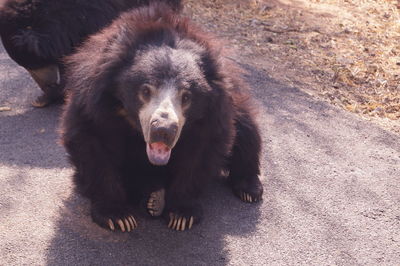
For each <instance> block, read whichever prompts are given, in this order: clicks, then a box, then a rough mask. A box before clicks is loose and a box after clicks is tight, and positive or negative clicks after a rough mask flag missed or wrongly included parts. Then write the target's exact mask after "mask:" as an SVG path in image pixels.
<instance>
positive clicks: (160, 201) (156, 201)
mask: <svg viewBox="0 0 400 266" xmlns="http://www.w3.org/2000/svg"><path fill="white" fill-rule="evenodd" d="M164 207H165V189H163V188H162V189H160V190H157V191H154V192H152V193H151V194H150V197H149V200H148V201H147V212H148V213H149V214H150V215H151V216H153V217H155V216H160V215H161V214H162V212H163V211H164Z"/></svg>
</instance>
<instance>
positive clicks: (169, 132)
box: [150, 118, 178, 147]
mask: <svg viewBox="0 0 400 266" xmlns="http://www.w3.org/2000/svg"><path fill="white" fill-rule="evenodd" d="M177 132H178V123H176V122H174V121H169V120H168V119H163V118H156V119H153V120H152V121H151V124H150V143H154V142H162V143H164V144H166V145H167V146H169V147H171V146H172V145H173V144H174V142H175V138H176V137H177Z"/></svg>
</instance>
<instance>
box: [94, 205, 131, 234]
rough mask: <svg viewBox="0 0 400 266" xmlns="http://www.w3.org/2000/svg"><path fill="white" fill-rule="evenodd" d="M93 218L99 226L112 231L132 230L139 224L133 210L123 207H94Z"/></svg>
mask: <svg viewBox="0 0 400 266" xmlns="http://www.w3.org/2000/svg"><path fill="white" fill-rule="evenodd" d="M92 219H93V221H94V222H95V223H97V224H98V225H99V226H101V227H103V228H106V229H109V230H111V231H122V232H130V231H132V230H133V229H135V228H136V227H137V226H138V225H137V222H136V220H135V217H134V216H133V215H132V214H131V212H130V211H126V210H123V209H121V208H118V209H115V210H113V211H105V210H104V209H100V208H99V207H96V208H92Z"/></svg>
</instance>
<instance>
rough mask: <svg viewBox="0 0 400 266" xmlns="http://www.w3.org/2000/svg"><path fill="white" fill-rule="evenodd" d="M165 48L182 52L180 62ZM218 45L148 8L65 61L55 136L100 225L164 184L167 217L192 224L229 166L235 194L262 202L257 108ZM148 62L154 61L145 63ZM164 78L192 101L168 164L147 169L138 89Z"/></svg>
mask: <svg viewBox="0 0 400 266" xmlns="http://www.w3.org/2000/svg"><path fill="white" fill-rule="evenodd" d="M144 51H146V52H150V54H152V53H153V51H154V55H152V56H150V57H149V58H148V59H147V60H148V62H149V63H146V61H140V63H138V62H137V58H138V57H140V55H141V54H142V53H143V52H144ZM156 51H157V52H156ZM172 51H175V52H178V53H180V54H182V56H181V57H178V58H179V62H178V63H177V62H176V61H175V62H174V61H173V60H172V59H171V58H172V57H170V55H172ZM221 52H222V47H221V45H219V44H218V43H217V42H216V41H215V40H213V39H212V38H211V37H210V36H209V35H208V34H206V33H204V32H202V31H201V30H200V29H199V28H197V27H195V26H194V25H192V24H191V23H190V22H189V21H188V20H187V19H185V18H182V17H180V16H178V15H176V14H175V13H174V12H172V11H171V10H169V9H168V8H166V7H165V6H163V5H161V7H160V6H159V5H154V6H151V7H150V8H140V9H138V10H132V11H129V12H127V13H125V14H123V15H122V16H121V17H120V18H119V19H118V20H116V21H115V22H114V23H113V24H112V25H111V26H110V27H108V28H107V29H105V30H104V31H103V32H102V33H100V34H97V35H94V36H92V37H91V38H90V39H89V40H88V41H87V42H86V43H85V44H84V45H83V46H82V47H81V48H80V49H79V51H78V53H76V54H74V55H72V56H71V57H69V58H68V62H69V63H68V72H67V73H68V77H69V80H68V82H67V90H68V91H70V95H69V97H68V100H67V105H66V107H65V111H64V114H63V118H62V127H61V132H62V133H61V134H62V140H63V144H64V146H65V147H66V149H67V151H68V153H69V156H70V161H71V162H72V164H73V165H74V166H75V183H76V185H77V188H78V189H79V191H80V192H81V193H82V194H83V195H85V196H86V197H88V198H89V199H90V200H91V204H92V205H91V209H92V218H93V220H94V221H95V222H96V223H98V224H99V225H100V226H103V227H108V219H109V218H111V219H112V220H113V221H117V220H118V219H123V218H125V217H128V215H131V214H132V207H131V206H133V204H136V203H137V202H138V201H139V199H140V198H142V197H147V196H148V195H149V193H150V192H152V191H155V190H158V189H160V188H165V189H166V196H165V200H166V209H165V210H164V213H165V214H170V213H173V214H174V215H175V217H184V218H185V219H186V220H189V219H190V217H192V216H193V217H194V218H195V222H198V221H199V220H200V218H201V208H200V206H199V204H198V203H197V198H198V196H199V194H200V192H201V191H202V189H203V187H204V186H205V184H206V183H207V182H208V181H209V180H210V178H212V177H217V176H220V173H221V170H222V169H228V170H229V176H228V180H229V181H230V183H231V185H232V188H233V191H234V193H235V194H236V195H238V196H239V197H241V198H242V199H243V200H244V201H250V202H253V201H254V202H255V201H258V200H260V199H261V196H262V192H263V188H262V185H261V183H260V180H259V177H258V176H259V174H260V171H259V154H260V147H261V140H260V136H259V131H258V128H257V125H256V124H255V122H254V115H253V112H252V110H251V109H252V108H251V106H254V105H253V104H252V102H251V100H250V98H249V94H248V92H247V89H246V84H245V83H244V82H243V81H242V80H241V79H240V77H239V76H240V70H239V69H238V68H237V67H236V66H234V65H233V64H232V62H231V61H230V60H228V59H225V57H223V56H222V54H221ZM187 53H190V54H191V56H192V57H193V58H198V59H197V61H196V64H197V66H196V67H199V69H201V73H196V72H195V71H191V63H190V62H189V61H187V62H186V61H185V58H186V57H187ZM154 60H155V61H156V62H158V65H157V67H156V68H153V69H151V68H149V67H148V66H149V65H151V63H150V61H151V62H155V61H154ZM137 64H140V65H139V66H138V65H137ZM133 69H135V70H133ZM165 80H173V82H174V84H175V86H176V87H177V89H179V88H180V87H186V89H189V90H190V91H191V93H192V100H191V105H190V107H189V109H188V110H186V112H185V113H184V115H185V117H186V123H185V125H184V127H183V130H182V133H181V136H180V138H179V141H178V142H177V144H176V146H175V147H174V148H173V150H172V155H171V158H170V161H169V162H168V164H167V165H166V166H154V165H152V164H150V162H149V160H148V158H147V156H146V144H145V142H144V139H143V135H142V132H141V127H140V123H139V118H138V112H139V110H140V108H141V102H140V101H139V99H138V91H139V88H140V86H141V85H142V84H143V83H145V82H146V83H149V82H151V83H152V84H161V83H162V82H163V81H165ZM121 110H123V111H121ZM243 193H247V196H246V194H243Z"/></svg>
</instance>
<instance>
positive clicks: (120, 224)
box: [117, 219, 125, 232]
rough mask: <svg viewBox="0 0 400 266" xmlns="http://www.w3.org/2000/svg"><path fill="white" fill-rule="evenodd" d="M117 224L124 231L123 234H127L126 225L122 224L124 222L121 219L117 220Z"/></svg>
mask: <svg viewBox="0 0 400 266" xmlns="http://www.w3.org/2000/svg"><path fill="white" fill-rule="evenodd" d="M117 223H118V225H119V227H120V229H121V231H122V232H125V225H124V223H123V222H122V220H121V219H118V220H117Z"/></svg>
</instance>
